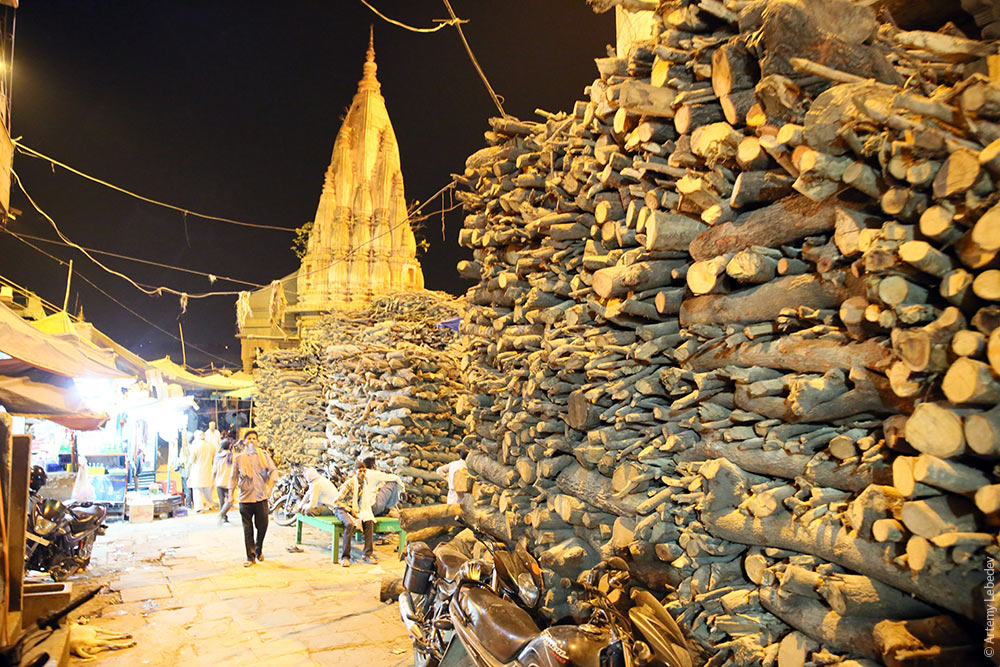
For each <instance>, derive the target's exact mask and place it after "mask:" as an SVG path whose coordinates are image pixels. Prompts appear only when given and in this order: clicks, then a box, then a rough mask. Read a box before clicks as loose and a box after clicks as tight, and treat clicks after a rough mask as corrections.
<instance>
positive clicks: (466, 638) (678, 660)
mask: <svg viewBox="0 0 1000 667" xmlns="http://www.w3.org/2000/svg"><path fill="white" fill-rule="evenodd" d="M628 582H629V571H628V566H627V564H626V563H625V561H623V560H622V559H621V558H610V559H608V560H606V561H604V562H602V563H601V564H599V565H598V566H596V567H594V568H593V569H592V570H590V571H589V572H588V573H587V576H586V577H585V579H584V580H583V581H582V582H579V583H577V582H573V581H571V580H568V579H567V580H564V582H563V583H564V585H566V586H568V587H569V586H578V587H579V588H581V589H582V590H583V591H584V592H585V593H586V594H587V596H588V598H589V604H590V607H591V609H592V612H591V615H590V619H589V620H588V621H587V622H586V623H583V624H581V625H556V626H551V627H548V628H545V629H544V630H543V629H540V628H539V627H538V625H536V624H535V622H534V620H533V619H532V618H531V615H530V614H528V613H527V612H526V611H525V610H524V609H521V608H520V607H518V606H517V605H516V604H514V603H512V602H511V601H509V600H505V599H503V598H501V597H499V596H498V595H496V594H495V593H494V592H493V591H491V590H489V589H488V588H486V587H483V586H481V585H478V583H477V582H474V581H464V580H463V581H461V582H459V588H458V591H457V592H456V594H455V595H454V596H452V598H451V601H450V602H449V609H450V617H451V623H452V624H453V626H454V628H455V638H454V641H452V643H451V645H450V646H449V647H448V650H447V651H446V653H445V655H444V656H443V657H442V663H444V664H455V663H458V662H459V661H460V660H461V658H464V657H465V656H462V655H460V654H462V653H465V654H466V655H467V656H468V658H471V660H472V663H473V664H474V665H476V666H477V667H508V666H513V665H520V666H523V667H642V666H649V667H653V666H656V667H691V665H692V661H691V656H690V654H689V652H688V649H687V645H686V642H685V640H684V635H683V633H681V631H680V628H678V627H677V624H676V623H675V622H674V620H673V618H672V617H671V616H670V614H669V613H668V612H667V611H666V609H664V608H663V606H662V605H661V604H660V602H659V601H658V600H657V599H656V598H655V597H653V595H651V594H650V593H649V592H648V591H644V590H641V589H633V590H632V591H631V593H630V594H627V593H626V592H627V590H628V587H627V584H628ZM453 661H454V662H453Z"/></svg>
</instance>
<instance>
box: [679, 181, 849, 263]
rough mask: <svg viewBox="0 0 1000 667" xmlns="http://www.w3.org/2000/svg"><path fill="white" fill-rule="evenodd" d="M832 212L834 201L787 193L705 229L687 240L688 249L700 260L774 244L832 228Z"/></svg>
mask: <svg viewBox="0 0 1000 667" xmlns="http://www.w3.org/2000/svg"><path fill="white" fill-rule="evenodd" d="M835 214H836V203H835V202H823V203H816V202H813V201H811V200H809V199H808V198H806V197H802V196H798V195H796V196H792V197H787V198H785V199H782V200H780V201H777V202H775V203H774V204H771V205H770V206H765V207H764V208H760V209H757V210H756V211H751V212H750V213H747V214H745V215H741V216H740V217H738V218H737V219H736V220H734V221H733V222H725V223H722V224H721V225H715V226H713V227H711V228H709V229H706V230H705V231H704V232H702V233H701V234H699V235H698V237H697V238H695V239H694V240H693V241H692V242H691V247H690V249H689V252H690V253H691V256H692V257H693V258H694V259H695V260H704V259H709V258H711V257H715V256H716V255H722V254H724V253H727V252H736V251H738V250H743V249H744V248H749V247H751V246H755V245H759V246H764V247H767V248H777V247H779V246H782V245H787V244H789V243H792V242H794V241H797V240H799V239H802V238H805V237H806V236H815V235H817V234H824V233H826V232H829V231H831V230H833V228H834V226H835V223H836V219H835Z"/></svg>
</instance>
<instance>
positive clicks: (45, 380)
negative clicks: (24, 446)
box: [0, 360, 108, 431]
mask: <svg viewBox="0 0 1000 667" xmlns="http://www.w3.org/2000/svg"><path fill="white" fill-rule="evenodd" d="M7 361H13V360H7ZM17 363H19V364H20V368H17V367H15V366H14V365H13V364H8V370H7V372H5V373H4V375H2V376H0V404H2V405H3V406H4V408H5V409H6V410H7V412H9V413H11V414H13V415H17V416H20V417H37V418H39V419H48V420H50V421H54V422H56V423H57V424H62V425H63V426H65V427H67V428H71V429H76V430H80V431H93V430H97V429H99V428H101V427H102V426H103V425H104V423H105V422H107V421H108V416H107V415H98V414H94V413H93V412H90V411H89V410H88V409H87V406H86V405H85V404H84V402H83V399H82V398H81V397H80V394H79V392H78V391H77V388H76V385H75V384H74V383H73V379H72V378H68V377H64V376H62V375H56V374H54V373H49V372H47V371H43V370H40V369H37V368H34V367H32V366H29V365H27V364H25V363H23V362H17Z"/></svg>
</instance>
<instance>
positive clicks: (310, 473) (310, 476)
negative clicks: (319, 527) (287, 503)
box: [296, 468, 337, 516]
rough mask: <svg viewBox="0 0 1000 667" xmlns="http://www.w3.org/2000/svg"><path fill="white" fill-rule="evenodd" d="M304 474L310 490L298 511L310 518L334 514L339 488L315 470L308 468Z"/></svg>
mask: <svg viewBox="0 0 1000 667" xmlns="http://www.w3.org/2000/svg"><path fill="white" fill-rule="evenodd" d="M302 474H303V475H304V476H305V478H306V481H307V482H309V490H308V491H306V495H305V497H304V498H302V502H300V503H299V506H298V508H296V511H298V512H302V513H303V514H308V515H309V516H324V515H330V514H333V513H334V512H333V511H334V509H335V507H336V504H337V503H336V498H337V487H336V486H334V484H333V482H331V481H330V480H328V479H327V478H326V477H323V475H321V474H319V473H318V472H316V469H315V468H306V469H305V470H303V471H302Z"/></svg>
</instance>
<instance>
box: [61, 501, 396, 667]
mask: <svg viewBox="0 0 1000 667" xmlns="http://www.w3.org/2000/svg"><path fill="white" fill-rule="evenodd" d="M230 518H231V521H233V523H232V524H229V525H223V526H221V527H220V526H218V525H217V524H216V515H215V514H202V515H194V516H189V517H184V518H177V519H162V520H157V521H154V522H153V523H147V524H128V523H117V524H112V525H111V526H110V527H109V529H108V534H107V535H105V536H104V537H101V538H99V539H98V541H97V544H96V545H95V547H94V557H93V562H92V565H91V567H90V569H88V571H87V572H85V573H83V574H80V575H76V576H75V577H73V578H72V579H71V581H73V582H74V593H75V594H79V593H82V592H83V591H85V590H88V589H89V587H90V586H91V585H93V584H95V583H107V584H108V585H109V586H110V589H111V591H112V592H111V593H110V594H107V595H101V596H99V597H98V598H96V599H95V600H94V601H93V602H91V603H88V605H86V606H84V607H82V608H81V610H80V612H81V613H80V615H83V616H90V617H91V621H90V622H91V623H93V624H94V625H98V626H100V627H102V628H107V629H109V630H116V631H119V632H128V633H131V634H132V635H133V636H134V638H135V639H136V641H137V642H138V644H137V646H135V647H134V648H129V649H125V650H122V651H116V652H109V653H102V654H100V655H101V657H100V658H99V660H98V662H99V663H100V664H101V665H106V666H107V667H111V666H112V665H123V666H125V665H128V666H130V667H131V666H134V665H164V666H166V665H170V666H173V665H213V666H216V665H218V666H222V665H267V666H269V667H270V666H275V667H277V666H284V665H289V666H291V665H334V664H336V665H343V666H345V667H347V666H353V665H362V664H363V665H365V667H383V666H385V667H390V666H392V667H396V666H404V665H410V664H412V650H411V647H410V642H409V638H408V637H407V635H406V629H405V627H404V626H403V623H402V621H400V619H399V614H398V612H397V608H396V605H394V604H391V605H389V604H384V603H381V602H379V601H378V593H379V584H380V582H381V580H382V578H383V577H384V576H386V575H390V574H392V575H396V576H401V575H402V570H403V563H402V562H401V561H399V560H397V558H396V554H395V546H396V539H395V536H392V537H391V538H390V545H386V546H381V547H379V546H376V554H377V555H378V556H379V557H380V559H381V561H380V563H379V564H378V565H362V564H355V565H352V566H351V567H350V568H342V567H340V566H337V565H333V564H331V563H330V536H329V535H328V534H326V533H321V532H319V531H318V530H316V529H313V528H310V527H308V526H306V527H304V529H303V538H302V539H303V544H302V549H303V552H302V553H288V552H287V551H286V550H285V548H286V547H288V546H290V545H292V544H294V543H295V528H294V526H292V527H281V526H278V525H276V524H275V523H274V522H271V525H270V527H269V529H268V533H267V538H266V540H265V542H264V556H265V558H266V560H265V561H264V562H261V563H258V564H257V565H255V566H253V567H249V568H245V567H243V561H244V558H245V555H244V549H243V531H242V527H241V525H240V523H239V515H238V513H237V512H235V511H234V512H232V514H230ZM355 555H356V556H359V555H360V552H359V549H358V545H357V543H356V542H355ZM78 662H81V661H79V660H76V659H75V660H74V663H73V664H75V663H78Z"/></svg>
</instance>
